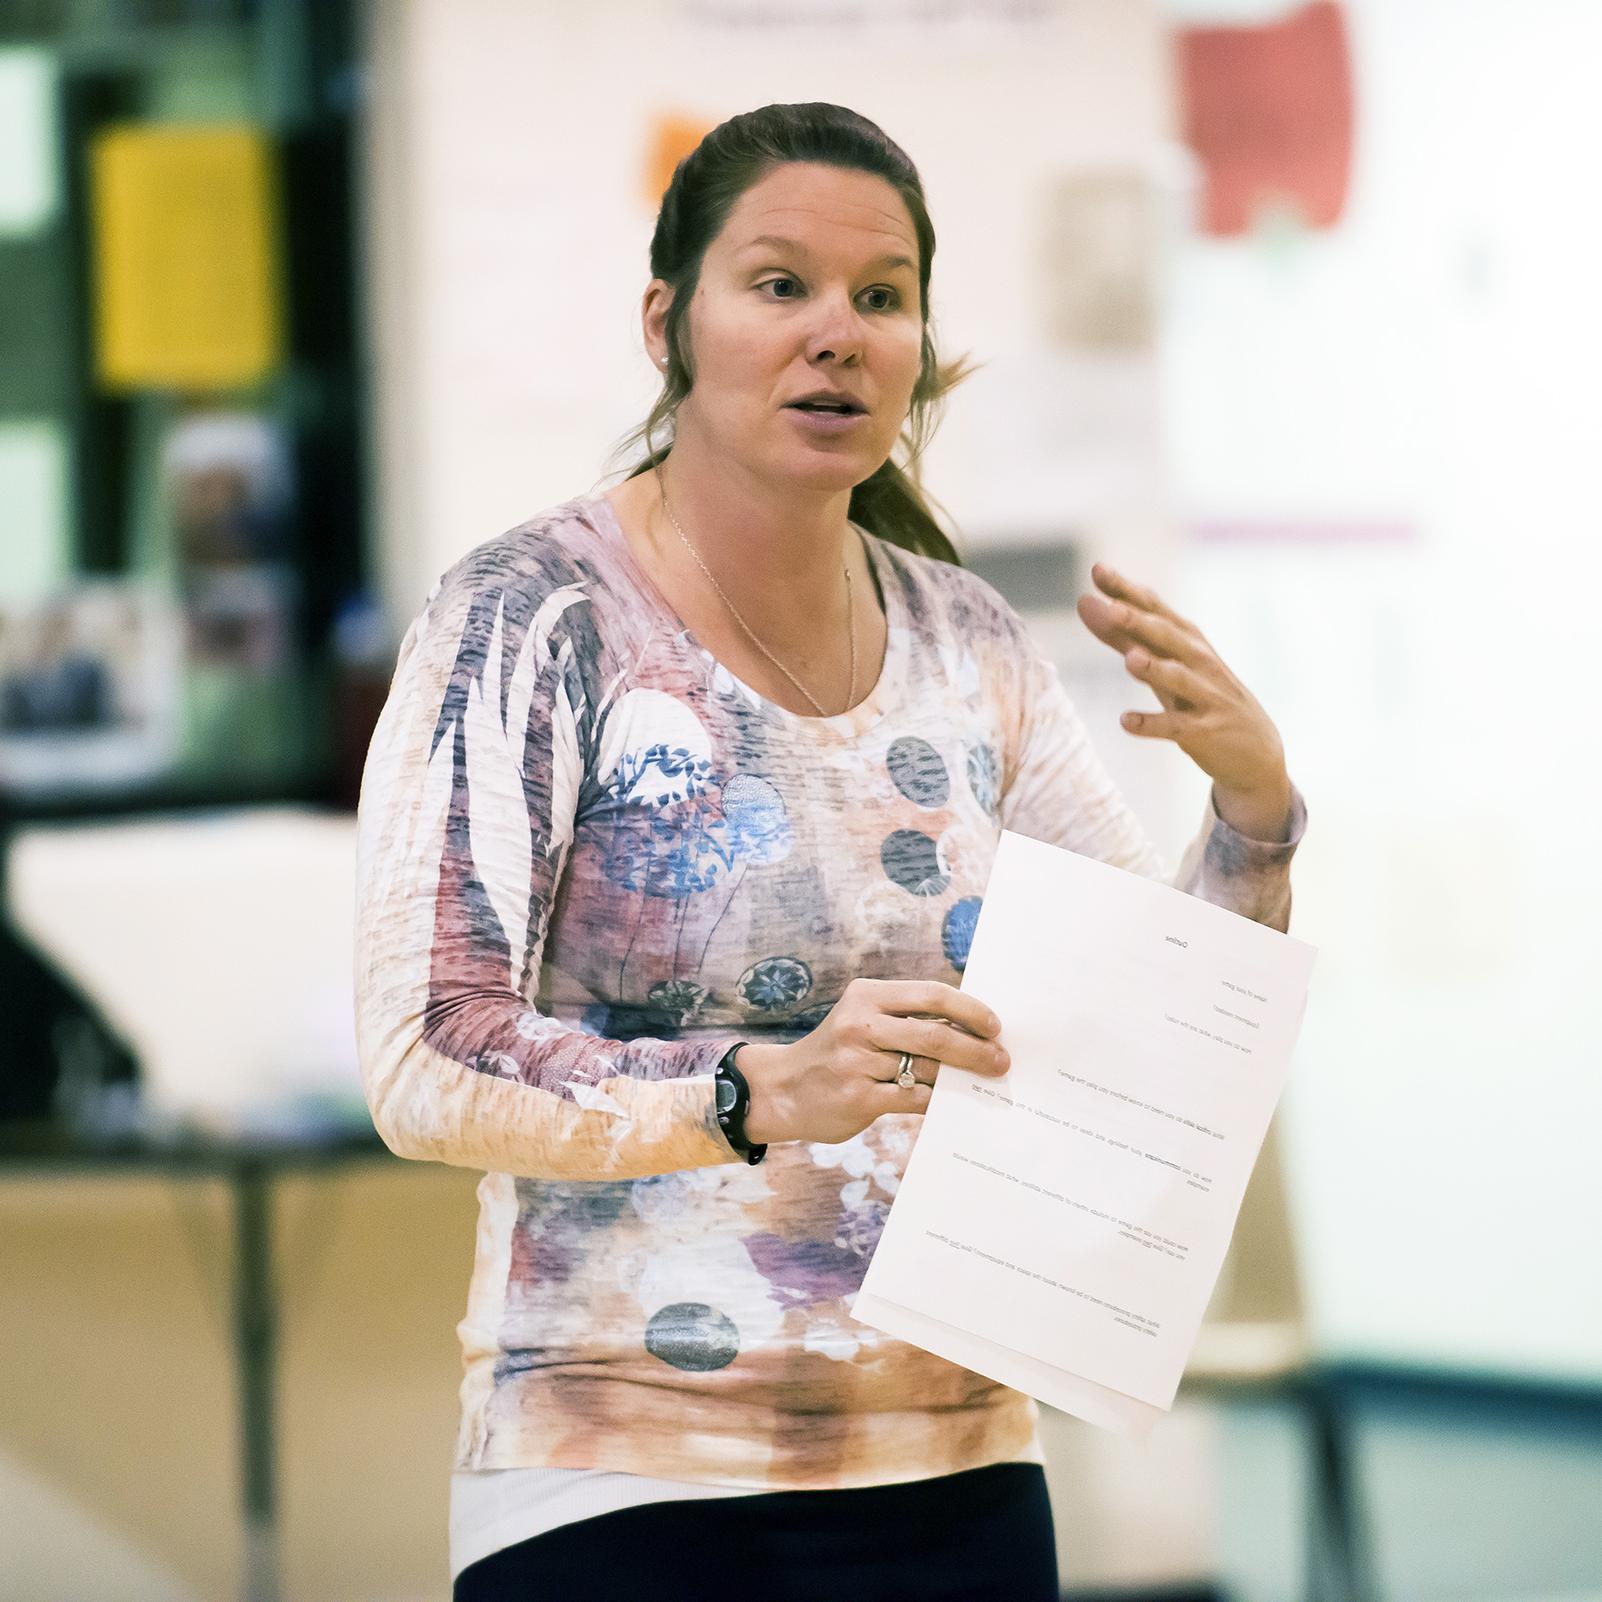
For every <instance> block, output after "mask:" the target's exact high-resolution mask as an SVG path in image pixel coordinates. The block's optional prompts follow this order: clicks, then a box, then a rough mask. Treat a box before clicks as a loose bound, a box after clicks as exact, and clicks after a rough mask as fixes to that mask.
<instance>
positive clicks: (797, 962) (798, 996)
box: [739, 957, 812, 1012]
mask: <svg viewBox="0 0 1602 1602" xmlns="http://www.w3.org/2000/svg"><path fill="white" fill-rule="evenodd" d="M811 989H812V970H811V969H810V968H809V967H808V966H807V965H806V964H805V963H804V962H802V961H801V959H800V958H799V957H764V958H763V959H762V960H761V961H760V962H753V963H752V964H751V966H750V967H749V968H747V969H746V970H745V972H744V973H742V974H741V975H740V984H739V990H740V994H741V995H742V996H744V997H745V999H746V1001H748V1002H749V1003H750V1004H751V1005H752V1006H753V1007H755V1008H757V1009H758V1010H759V1011H761V1012H778V1011H779V1010H780V1009H781V1008H783V1007H793V1006H795V1005H796V1003H797V1002H799V1001H802V1000H804V999H805V997H806V995H807V993H808V992H809V991H810V990H811Z"/></svg>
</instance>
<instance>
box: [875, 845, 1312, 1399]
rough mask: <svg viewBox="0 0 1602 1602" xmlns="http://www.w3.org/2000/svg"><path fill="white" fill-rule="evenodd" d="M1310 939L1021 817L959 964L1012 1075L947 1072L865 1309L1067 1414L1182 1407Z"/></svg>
mask: <svg viewBox="0 0 1602 1602" xmlns="http://www.w3.org/2000/svg"><path fill="white" fill-rule="evenodd" d="M1313 956H1314V953H1313V949H1312V948H1311V947H1310V946H1307V945H1305V944H1304V943H1303V942H1301V941H1298V940H1293V939H1291V938H1290V937H1289V936H1287V935H1282V934H1279V933H1278V932H1276V931H1274V930H1271V929H1266V928H1264V927H1263V926H1261V925H1259V924H1256V923H1253V922H1251V921H1250V920H1249V919H1246V918H1242V917H1239V916H1238V915H1237V914H1235V913H1232V912H1228V911H1225V910H1224V909H1222V908H1220V907H1215V906H1213V905H1211V904H1210V903H1208V902H1206V901H1202V900H1200V899H1198V898H1196V897H1194V896H1189V895H1185V894H1183V893H1182V892H1180V891H1177V890H1174V889H1171V888H1170V887H1168V886H1167V885H1162V884H1158V883H1156V882H1154V881H1152V880H1149V879H1143V878H1140V877H1138V876H1136V875H1133V874H1129V873H1125V872H1123V871H1122V870H1120V869H1117V868H1113V867H1109V866H1108V865H1106V864H1105V863H1100V862H1095V861H1092V860H1090V859H1089V858H1086V857H1081V856H1077V855H1075V854H1074V853H1073V852H1071V851H1065V850H1063V849H1061V848H1060V847H1056V846H1051V845H1045V844H1042V843H1041V842H1039V841H1036V840H1031V839H1028V838H1026V837H1025V836H1023V835H1019V834H1014V833H1012V832H1010V831H1004V832H1003V833H1002V836H1001V840H1000V844H999V846H998V848H997V852H996V858H995V865H994V867H993V869H992V871H991V877H990V882H989V884H988V886H987V888H986V892H985V898H984V905H983V908H982V910H981V912H980V916H979V922H978V926H977V928H976V930H975V932H974V939H973V945H972V948H971V950H970V953H969V958H968V964H967V967H966V970H965V972H964V975H963V989H964V990H965V991H967V990H970V989H971V990H972V991H973V993H974V994H975V995H978V996H981V997H983V998H984V1000H985V1001H986V1002H987V1003H988V1004H989V1005H990V1006H991V1007H992V1008H994V1010H995V1011H996V1012H997V1013H998V1014H999V1015H1000V1017H1001V1019H1002V1024H1003V1030H1002V1035H1001V1043H1002V1044H1003V1045H1004V1046H1006V1047H1007V1049H1008V1050H1009V1051H1010V1052H1011V1054H1012V1068H1011V1070H1010V1072H1008V1073H1007V1074H1006V1075H1005V1076H1004V1077H1002V1078H999V1079H998V1078H981V1077H979V1076H977V1075H975V1074H971V1073H963V1072H956V1071H952V1072H946V1073H943V1074H941V1075H940V1078H939V1081H938V1082H937V1084H936V1087H935V1090H934V1093H933V1095H932V1097H931V1098H930V1102H929V1109H928V1112H927V1114H926V1116H925V1119H924V1125H923V1129H922V1131H921V1133H920V1135H919V1137H918V1144H917V1146H916V1148H915V1150H914V1152H913V1156H912V1160H911V1162H910V1164H909V1165H908V1168H907V1172H906V1175H905V1177H904V1179H903V1180H902V1183H901V1188H900V1191H899V1193H898V1195H897V1197H896V1201H895V1205H894V1206H893V1208H892V1209H891V1212H890V1217H889V1220H888V1222H887V1223H886V1226H885V1232H884V1235H883V1237H882V1239H881V1241H880V1243H879V1246H878V1249H877V1251H876V1253H875V1255H874V1259H873V1262H872V1263H871V1264H870V1266H869V1269H868V1274H867V1278H866V1280H865V1282H864V1284H863V1288H862V1290H861V1292H860V1293H859V1294H858V1296H857V1299H856V1302H855V1304H854V1308H853V1311H854V1314H855V1316H856V1317H857V1318H859V1319H861V1320H862V1321H863V1322H864V1323H868V1324H871V1325H873V1326H875V1327H876V1328H879V1329H882V1330H884V1331H886V1332H887V1333H889V1334H891V1335H895V1336H897V1337H899V1338H901V1339H904V1340H909V1341H912V1342H914V1343H915V1344H917V1345H920V1346H923V1347H925V1348H927V1349H928V1350H930V1351H933V1352H936V1353H938V1354H939V1355H941V1356H943V1357H947V1358H949V1359H951V1360H952V1361H953V1362H957V1363H960V1364H962V1365H963V1366H964V1367H966V1368H970V1369H973V1370H974V1371H975V1372H976V1373H981V1374H985V1375H987V1376H989V1377H990V1378H993V1379H997V1380H1000V1381H1002V1382H1003V1383H1005V1384H1009V1385H1013V1386H1015V1387H1016V1388H1017V1389H1019V1390H1023V1391H1026V1392H1028V1393H1030V1394H1032V1395H1034V1396H1036V1397H1039V1398H1041V1399H1042V1400H1044V1401H1048V1402H1050V1403H1052V1404H1053V1405H1054V1406H1057V1407H1060V1408H1062V1409H1063V1410H1064V1411H1066V1412H1070V1413H1073V1414H1075V1415H1077V1416H1079V1417H1081V1418H1085V1419H1087V1420H1089V1421H1090V1422H1092V1423H1097V1424H1103V1425H1107V1426H1109V1427H1114V1428H1123V1429H1143V1428H1145V1427H1147V1426H1148V1425H1149V1424H1150V1423H1151V1422H1152V1421H1153V1420H1154V1419H1155V1418H1156V1417H1157V1416H1159V1414H1160V1413H1161V1412H1162V1411H1163V1410H1165V1409H1166V1408H1168V1407H1169V1406H1171V1405H1172V1402H1173V1398H1174V1393H1175V1391H1176V1389H1177V1387H1178V1384H1179V1379H1180V1375H1181V1374H1182V1372H1183V1370H1184V1365H1185V1360H1186V1358H1187V1356H1188V1354H1189V1352H1190V1348H1191V1345H1192V1343H1193V1342H1194V1340H1195V1336H1196V1331H1197V1327H1198V1326H1199V1324H1200V1322H1201V1316H1202V1312H1203V1310H1204V1309H1205V1308H1206V1305H1207V1302H1208V1300H1209V1298H1210V1296H1211V1294H1212V1290H1213V1285H1214V1283H1215V1281H1216V1279H1217V1277H1218V1272H1219V1269H1220V1267H1221V1266H1222V1263H1223V1259H1224V1254H1225V1252H1226V1250H1227V1249H1228V1245H1229V1238H1230V1234H1231V1232H1232V1230H1233V1228H1234V1224H1235V1217H1236V1214H1237V1212H1238V1211H1239V1208H1240V1202H1241V1197H1242V1195H1243V1193H1244V1192H1245V1189H1246V1182H1247V1179H1248V1178H1249V1177H1250V1174H1251V1169H1252V1165H1253V1163H1254V1162H1255V1161H1256V1158H1257V1153H1258V1150H1259V1148H1260V1147H1261V1145H1262V1141H1263V1136H1264V1134H1265V1133H1266V1131H1267V1128H1268V1123H1269V1120H1270V1118H1271V1117H1272V1115H1273V1111H1274V1106H1275V1103H1276V1101H1277V1100H1278V1097H1279V1093H1280V1089H1281V1087H1282V1085H1283V1083H1284V1079H1285V1073H1286V1070H1287V1067H1288V1064H1289V1059H1290V1053H1291V1048H1292V1046H1293V1045H1294V1042H1295V1039H1296V1034H1297V1031H1298V1030H1299V1028H1300V1025H1301V1019H1302V1014H1303V1011H1304V1008H1305V1006H1306V998H1307V984H1308V978H1309V975H1310V973H1311V969H1312V962H1313Z"/></svg>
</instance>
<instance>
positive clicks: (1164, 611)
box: [1090, 562, 1190, 628]
mask: <svg viewBox="0 0 1602 1602" xmlns="http://www.w3.org/2000/svg"><path fill="white" fill-rule="evenodd" d="M1090 576H1091V578H1093V579H1094V580H1095V582H1096V588H1097V589H1099V590H1101V591H1102V592H1103V593H1104V594H1106V595H1110V596H1112V597H1113V599H1114V600H1117V601H1127V602H1128V603H1129V604H1130V605H1131V606H1134V607H1138V608H1139V609H1140V610H1141V611H1142V612H1155V613H1156V614H1157V616H1158V617H1164V618H1167V619H1168V621H1169V622H1170V623H1177V624H1179V625H1180V626H1181V627H1185V628H1188V627H1189V626H1190V625H1189V623H1188V622H1187V621H1186V620H1185V619H1184V618H1182V617H1181V616H1180V615H1179V613H1178V612H1176V611H1175V610H1174V609H1173V607H1171V606H1170V605H1169V604H1168V603H1167V602H1166V601H1165V600H1164V599H1163V598H1162V596H1160V595H1159V594H1158V593H1157V592H1156V590H1154V589H1152V588H1151V586H1150V585H1149V584H1137V583H1136V582H1135V581H1134V580H1133V579H1131V578H1126V577H1125V576H1124V575H1123V574H1122V573H1120V572H1119V571H1118V569H1117V568H1115V567H1109V566H1108V565H1107V563H1105V562H1097V563H1095V564H1094V565H1093V566H1092V568H1091V569H1090Z"/></svg>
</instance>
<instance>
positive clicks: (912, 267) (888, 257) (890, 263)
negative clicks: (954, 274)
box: [740, 234, 918, 273]
mask: <svg viewBox="0 0 1602 1602" xmlns="http://www.w3.org/2000/svg"><path fill="white" fill-rule="evenodd" d="M759 247H761V248H770V249H777V250H789V251H793V252H794V253H795V254H796V255H797V256H810V255H811V254H812V252H811V251H810V250H808V249H807V247H806V246H805V245H803V244H802V243H801V241H800V240H799V239H783V238H781V237H780V236H779V235H778V234H758V235H757V236H756V238H755V239H748V240H747V241H746V242H745V243H744V244H743V245H741V246H740V249H741V250H742V251H745V250H756V249H758V248H759ZM868 266H869V267H905V268H906V269H907V271H908V272H913V273H915V272H917V270H918V264H917V263H916V262H915V261H910V260H908V258H907V257H905V256H898V255H896V254H895V252H893V251H888V252H886V253H885V254H884V255H883V256H875V257H874V258H873V260H872V261H870V262H869V263H868Z"/></svg>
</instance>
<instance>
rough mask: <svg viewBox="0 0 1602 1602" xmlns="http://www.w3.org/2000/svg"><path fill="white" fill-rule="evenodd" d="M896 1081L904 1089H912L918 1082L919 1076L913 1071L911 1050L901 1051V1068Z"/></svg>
mask: <svg viewBox="0 0 1602 1602" xmlns="http://www.w3.org/2000/svg"><path fill="white" fill-rule="evenodd" d="M896 1083H897V1084H898V1085H900V1086H901V1088H902V1089H903V1090H911V1089H912V1087H913V1086H914V1085H915V1084H917V1083H918V1076H917V1075H916V1074H915V1073H913V1071H912V1053H911V1052H910V1051H904V1052H902V1053H901V1068H900V1071H899V1072H898V1073H897V1074H896Z"/></svg>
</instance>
